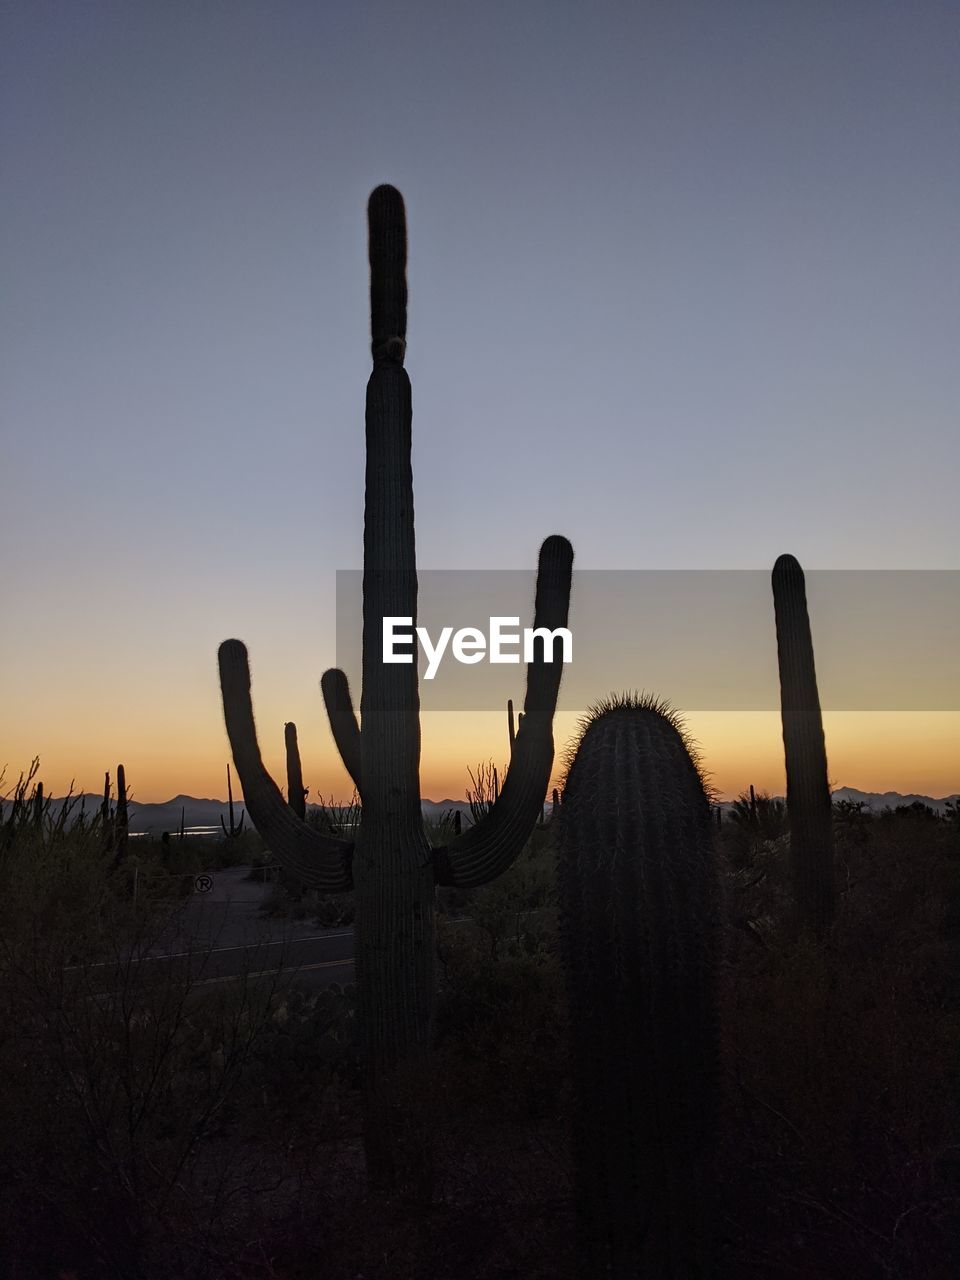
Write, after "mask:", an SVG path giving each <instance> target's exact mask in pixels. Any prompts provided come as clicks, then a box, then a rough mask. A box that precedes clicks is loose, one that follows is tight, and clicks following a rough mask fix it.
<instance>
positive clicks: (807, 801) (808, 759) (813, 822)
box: [751, 556, 836, 937]
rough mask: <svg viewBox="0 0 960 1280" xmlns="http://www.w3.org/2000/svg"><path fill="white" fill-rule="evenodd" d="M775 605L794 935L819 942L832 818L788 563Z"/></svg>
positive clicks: (799, 578)
mask: <svg viewBox="0 0 960 1280" xmlns="http://www.w3.org/2000/svg"><path fill="white" fill-rule="evenodd" d="M773 604H774V611H775V614H776V624H777V659H778V662H779V666H780V710H781V717H782V721H783V748H784V756H785V760H786V769H787V813H788V815H789V818H790V861H791V870H792V876H793V892H794V903H795V908H796V915H797V922H798V924H799V926H800V928H802V929H806V930H809V931H810V932H812V933H813V934H814V935H816V936H818V937H822V936H823V935H824V934H825V933H826V932H827V930H828V929H829V928H830V925H831V923H832V922H833V918H834V914H835V912H836V886H835V884H834V871H833V810H832V805H831V801H830V784H829V781H828V779H827V749H826V744H825V742H824V737H823V717H822V715H821V712H820V697H819V694H818V692H817V673H816V670H815V668H814V662H813V640H812V639H811V636H810V618H809V615H808V613H807V594H806V584H805V582H804V576H803V570H802V569H801V568H800V565H799V564H798V562H797V561H796V560H795V559H794V557H793V556H780V558H779V559H778V560H777V562H776V564H775V565H774V566H773ZM752 790H753V788H751V792H752Z"/></svg>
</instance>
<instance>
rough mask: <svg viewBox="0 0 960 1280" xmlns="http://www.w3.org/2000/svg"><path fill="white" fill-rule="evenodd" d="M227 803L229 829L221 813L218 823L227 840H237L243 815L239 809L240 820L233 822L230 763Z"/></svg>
mask: <svg viewBox="0 0 960 1280" xmlns="http://www.w3.org/2000/svg"><path fill="white" fill-rule="evenodd" d="M227 805H228V807H229V810H230V830H229V831H228V830H227V824H226V823H225V822H224V820H223V814H222V813H221V815H220V825H221V827H223V834H224V835H225V836H226V837H227V839H228V840H237V839H238V838H239V837H240V836H241V835H242V834H243V817H244V811H243V810H242V809H241V810H240V822H239V823H235V822H234V820H233V787H232V786H231V784H230V765H229V763H228V764H227ZM180 825H181V827H182V826H183V818H182V815H181V820H180Z"/></svg>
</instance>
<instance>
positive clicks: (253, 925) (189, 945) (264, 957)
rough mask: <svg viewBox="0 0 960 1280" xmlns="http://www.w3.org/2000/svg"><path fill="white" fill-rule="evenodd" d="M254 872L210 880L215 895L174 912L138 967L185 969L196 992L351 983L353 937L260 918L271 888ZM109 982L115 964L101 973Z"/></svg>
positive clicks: (196, 897) (238, 870)
mask: <svg viewBox="0 0 960 1280" xmlns="http://www.w3.org/2000/svg"><path fill="white" fill-rule="evenodd" d="M249 870H250V869H249V867H231V868H230V869H229V870H227V871H217V872H211V873H210V878H211V879H212V887H211V888H210V890H209V891H208V892H206V893H194V894H192V895H191V896H190V897H189V898H187V899H186V900H185V901H184V902H183V903H182V905H181V904H177V905H176V907H175V908H174V910H173V912H172V914H171V918H170V921H169V923H168V925H167V926H166V927H165V928H164V929H163V930H162V931H161V932H160V933H159V934H158V936H157V937H156V939H155V940H153V941H152V943H151V945H148V946H145V947H144V949H143V950H142V952H141V955H140V964H142V965H144V966H146V967H147V972H151V971H153V970H154V969H155V970H156V973H157V976H158V977H160V975H161V974H162V973H163V972H164V970H168V969H169V968H171V967H176V968H178V969H179V968H181V967H182V966H187V967H188V968H189V971H190V973H191V975H192V976H193V979H194V983H195V985H197V986H204V985H212V984H215V983H223V982H236V981H239V980H241V979H243V978H244V977H246V978H247V979H248V980H250V979H258V980H269V979H273V978H275V977H276V974H277V970H278V969H281V968H282V969H283V970H284V971H285V973H287V974H289V975H290V976H291V977H293V976H294V975H295V980H296V981H297V983H298V985H302V986H306V987H309V988H317V987H326V986H329V985H330V984H331V983H334V982H336V983H339V984H340V985H341V986H344V985H346V984H347V983H349V982H352V981H353V929H352V928H339V929H316V928H314V927H313V925H312V924H311V922H310V921H306V920H299V921H296V920H276V919H271V918H270V917H268V916H265V915H263V914H262V912H261V906H262V904H263V901H264V899H265V898H266V897H267V895H268V894H269V893H270V891H271V888H272V886H271V885H269V884H263V883H257V882H256V881H252V880H248V879H247V878H246V877H247V875H248V873H249ZM101 967H102V968H103V970H104V973H105V974H107V973H108V972H109V971H110V969H111V968H112V966H111V965H109V964H104V965H103V966H97V968H101Z"/></svg>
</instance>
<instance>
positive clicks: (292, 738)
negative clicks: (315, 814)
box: [283, 720, 307, 818]
mask: <svg viewBox="0 0 960 1280" xmlns="http://www.w3.org/2000/svg"><path fill="white" fill-rule="evenodd" d="M283 740H284V743H285V745H286V748H287V804H288V805H289V806H290V808H291V809H292V810H293V812H294V813H295V814H296V815H297V817H298V818H306V816H307V790H306V787H304V785H303V769H302V768H301V766H300V747H299V746H298V744H297V726H296V725H295V724H294V723H293V721H292V720H291V721H290V722H289V723H288V724H285V725H284V726H283Z"/></svg>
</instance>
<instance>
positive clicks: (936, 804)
mask: <svg viewBox="0 0 960 1280" xmlns="http://www.w3.org/2000/svg"><path fill="white" fill-rule="evenodd" d="M832 794H833V801H834V804H836V802H837V801H838V800H849V801H850V802H851V803H852V804H862V805H863V806H864V808H866V809H869V810H870V812H871V813H880V812H881V810H883V809H896V808H897V807H898V806H899V805H910V804H916V803H917V802H919V803H920V804H925V805H928V806H929V807H930V808H931V809H933V810H934V811H935V812H936V813H944V812H945V811H946V807H947V803H948V802H949V801H951V800H958V799H960V795H957V794H954V795H951V796H941V798H940V799H939V800H935V799H934V798H933V796H918V795H914V794H913V793H910V794H909V795H903V794H901V792H899V791H858V790H857V788H856V787H837V789H836V790H835V791H834V792H833V793H832ZM774 798H775V799H777V800H782V799H783V796H776V797H774ZM720 808H721V809H732V808H733V801H732V800H724V801H722V802H721V804H720Z"/></svg>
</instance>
